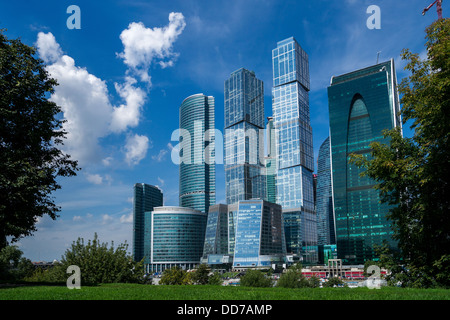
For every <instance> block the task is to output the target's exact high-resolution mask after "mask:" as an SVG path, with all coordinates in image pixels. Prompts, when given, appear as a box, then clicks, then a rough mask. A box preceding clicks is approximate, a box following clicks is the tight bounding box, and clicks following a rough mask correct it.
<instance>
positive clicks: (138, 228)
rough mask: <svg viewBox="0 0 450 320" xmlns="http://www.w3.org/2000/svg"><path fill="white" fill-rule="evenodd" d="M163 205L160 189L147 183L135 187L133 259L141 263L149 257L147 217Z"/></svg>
mask: <svg viewBox="0 0 450 320" xmlns="http://www.w3.org/2000/svg"><path fill="white" fill-rule="evenodd" d="M162 205H163V194H162V192H161V190H160V189H159V188H158V187H155V186H151V185H149V184H145V183H136V184H135V185H134V199H133V258H134V260H135V261H141V260H142V258H144V257H146V256H148V255H147V251H148V247H147V245H148V243H147V242H146V241H145V232H146V225H145V215H146V212H148V211H152V210H153V208H155V207H159V206H162Z"/></svg>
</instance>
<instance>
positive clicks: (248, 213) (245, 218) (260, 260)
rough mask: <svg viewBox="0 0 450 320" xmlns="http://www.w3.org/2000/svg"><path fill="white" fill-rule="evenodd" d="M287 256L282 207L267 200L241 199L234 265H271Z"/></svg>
mask: <svg viewBox="0 0 450 320" xmlns="http://www.w3.org/2000/svg"><path fill="white" fill-rule="evenodd" d="M285 258H286V244H285V237H284V226H283V218H282V211H281V206H280V205H278V204H275V203H270V202H267V201H264V200H243V201H239V209H238V212H237V216H236V236H235V246H234V257H233V268H238V269H239V268H258V267H265V268H267V267H271V266H272V264H278V265H281V264H283V263H284V262H285Z"/></svg>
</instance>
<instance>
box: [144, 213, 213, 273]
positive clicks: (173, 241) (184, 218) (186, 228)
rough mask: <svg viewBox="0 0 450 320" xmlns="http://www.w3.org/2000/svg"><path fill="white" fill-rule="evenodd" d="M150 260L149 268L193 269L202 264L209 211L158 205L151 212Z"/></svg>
mask: <svg viewBox="0 0 450 320" xmlns="http://www.w3.org/2000/svg"><path fill="white" fill-rule="evenodd" d="M146 217H147V219H148V220H149V221H148V223H147V225H148V226H149V239H148V243H149V245H150V249H149V260H148V264H146V269H147V272H162V271H164V270H165V269H169V268H172V267H175V266H177V267H181V268H183V269H192V268H195V267H196V266H197V265H198V264H200V259H201V257H202V254H203V245H204V241H205V228H206V219H207V214H206V213H205V212H201V211H198V210H194V209H190V208H183V207H157V208H154V209H153V211H151V212H148V215H147V216H146Z"/></svg>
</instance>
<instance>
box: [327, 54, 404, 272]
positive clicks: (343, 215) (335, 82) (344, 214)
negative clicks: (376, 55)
mask: <svg viewBox="0 0 450 320" xmlns="http://www.w3.org/2000/svg"><path fill="white" fill-rule="evenodd" d="M328 101H329V116H330V143H331V159H332V160H331V168H332V183H333V201H334V211H335V223H336V244H337V250H338V258H340V259H343V262H344V263H346V264H362V263H364V262H365V261H367V260H372V259H373V258H374V255H373V246H374V245H375V244H381V243H382V242H383V240H387V241H388V242H389V243H390V245H391V246H392V247H395V246H396V244H395V242H394V241H393V240H392V238H391V236H392V230H391V228H390V224H389V222H388V221H387V219H386V213H387V212H388V211H389V205H388V204H386V203H381V202H380V197H379V193H378V191H377V190H376V189H374V186H375V182H374V181H372V180H371V179H369V178H368V177H361V176H360V173H361V171H363V170H364V169H360V168H358V167H356V166H355V165H351V164H349V162H348V161H349V155H350V154H352V153H356V154H362V155H364V156H366V157H370V154H371V148H370V146H369V144H370V143H371V142H380V143H388V141H387V140H386V139H384V138H383V136H382V131H383V130H384V129H392V128H393V127H395V126H401V121H400V116H399V103H398V94H397V80H396V74H395V68H394V61H393V60H390V61H387V62H383V63H380V64H377V65H374V66H371V67H368V68H364V69H361V70H357V71H354V72H351V73H348V74H345V75H342V76H338V77H333V78H332V80H331V85H330V86H329V87H328Z"/></svg>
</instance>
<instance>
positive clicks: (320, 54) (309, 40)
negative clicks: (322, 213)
mask: <svg viewBox="0 0 450 320" xmlns="http://www.w3.org/2000/svg"><path fill="white" fill-rule="evenodd" d="M431 2H432V1H431V0H412V1H392V0H384V1H377V0H367V1H366V0H358V1H357V0H333V1H329V0H328V1H325V0H318V1H298V0H297V1H280V0H277V1H275V0H274V1H271V0H261V1H257V0H241V1H234V0H230V1H214V0H211V1H200V0H199V1H189V0H169V1H167V0H166V1H143V0H141V1H125V0H122V1H118V0H116V1H82V0H73V1H62V0H55V1H53V0H52V1H39V2H38V1H20V3H19V2H14V1H9V2H6V1H4V2H2V4H0V28H6V29H7V31H6V36H7V37H9V38H18V37H20V38H21V40H22V41H23V42H24V43H26V44H29V45H35V46H36V47H37V48H38V54H39V55H40V57H41V58H42V59H43V60H44V61H45V62H46V64H47V66H48V71H49V73H50V74H51V75H52V76H53V77H55V78H56V79H57V80H58V82H59V84H60V85H59V86H58V87H57V88H56V91H55V95H54V96H53V97H52V99H53V100H54V101H55V102H57V103H58V104H59V105H60V106H61V107H62V109H63V111H64V113H63V114H62V115H61V116H63V117H64V118H65V119H67V120H68V122H67V130H68V131H69V135H68V139H67V141H66V144H65V146H64V150H65V151H66V152H68V153H69V154H71V155H72V156H73V157H75V158H76V159H77V160H79V161H80V166H81V167H82V170H81V171H80V172H79V173H78V176H77V177H73V178H64V179H60V183H61V185H62V189H61V190H59V191H57V192H55V194H54V197H55V202H56V203H57V204H58V205H59V206H61V208H62V210H61V214H60V218H58V219H57V220H55V221H53V220H51V219H50V218H48V217H43V218H41V219H39V220H38V223H37V227H38V231H37V232H36V233H35V234H34V235H33V236H32V237H27V238H24V239H22V240H20V242H19V246H20V248H21V250H22V251H23V252H24V255H25V256H26V257H27V258H29V259H31V260H33V261H36V260H53V259H60V258H61V256H62V255H63V254H64V252H65V250H66V249H67V248H68V247H69V246H70V244H71V243H72V242H73V241H75V240H76V239H77V238H78V237H82V238H84V239H92V238H93V236H94V232H97V233H98V235H99V238H100V240H101V241H103V242H108V243H111V241H114V242H115V243H116V244H118V243H123V242H125V241H126V242H127V243H128V244H129V245H130V249H131V245H132V197H133V184H134V183H136V182H144V183H148V184H153V185H158V186H159V187H160V188H161V189H162V190H163V193H164V201H165V205H178V166H177V165H175V164H174V163H173V162H172V160H171V149H172V147H173V146H175V145H176V144H177V142H176V141H171V135H172V132H173V131H174V130H175V129H177V128H178V121H179V119H178V108H179V106H180V104H181V102H182V101H183V99H184V98H186V97H187V96H190V95H192V94H196V93H204V94H206V95H212V96H214V97H215V103H216V128H217V129H219V130H221V131H223V85H224V81H225V79H226V78H227V77H228V76H229V75H230V73H231V72H233V71H234V70H237V69H239V68H241V67H244V68H246V69H249V70H253V71H254V72H255V73H256V76H257V77H258V78H259V79H261V80H263V81H264V86H265V112H266V116H270V115H271V114H272V111H271V108H272V106H271V99H272V98H271V90H272V64H271V51H272V49H273V48H275V47H276V44H277V42H278V41H280V40H283V39H285V38H288V37H291V36H293V37H295V38H296V39H297V41H298V42H299V44H300V45H301V46H302V48H303V49H304V50H305V51H306V52H307V53H308V55H309V63H310V74H311V91H310V117H311V125H312V128H313V139H314V153H315V156H316V157H317V152H318V149H319V146H320V144H321V143H322V142H323V141H324V140H325V138H326V137H327V136H328V101H327V86H328V85H329V83H330V79H331V77H332V76H333V75H339V74H342V73H346V72H350V71H353V70H355V69H358V68H363V67H366V66H369V65H371V64H375V62H376V60H377V54H378V52H380V61H385V60H388V59H390V58H394V60H395V63H396V68H397V76H398V79H399V82H400V80H401V79H402V78H403V77H405V76H407V73H406V72H405V71H404V70H403V67H404V66H405V62H404V61H402V60H401V59H400V53H401V50H402V49H403V48H410V49H411V50H412V51H413V52H416V53H419V54H421V55H422V56H425V55H426V54H425V52H426V51H425V47H424V43H425V40H424V36H425V32H424V30H425V28H426V27H427V26H428V25H429V24H431V23H432V22H433V20H435V19H436V17H437V15H436V10H435V8H433V9H432V10H430V11H429V12H428V13H427V14H426V15H425V17H423V16H422V15H421V12H422V10H423V8H424V7H426V6H427V5H428V4H429V3H431ZM70 5H77V6H78V7H79V8H80V17H81V20H80V21H81V29H69V28H68V27H67V24H66V22H67V19H68V18H69V17H70V16H71V13H67V12H66V11H67V8H68V7H69V6H70ZM370 5H377V6H379V8H380V10H381V15H380V17H381V29H369V28H368V27H367V26H366V21H367V19H368V18H369V17H370V16H371V14H368V13H367V12H366V10H367V8H368V7H369V6H370ZM445 9H446V8H445V6H444V16H445V15H446V11H445ZM144 40H145V41H144ZM406 134H408V132H406ZM216 171H217V176H216V191H217V196H216V199H217V202H221V203H224V201H225V182H224V172H223V166H222V165H217V169H216Z"/></svg>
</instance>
